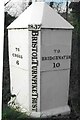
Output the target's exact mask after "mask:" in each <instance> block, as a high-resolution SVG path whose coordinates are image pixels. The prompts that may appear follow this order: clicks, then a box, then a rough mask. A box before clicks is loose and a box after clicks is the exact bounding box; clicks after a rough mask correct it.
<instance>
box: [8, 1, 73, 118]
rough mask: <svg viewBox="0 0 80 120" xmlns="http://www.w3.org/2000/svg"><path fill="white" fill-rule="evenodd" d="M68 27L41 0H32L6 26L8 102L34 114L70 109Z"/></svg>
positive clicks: (63, 20)
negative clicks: (8, 71)
mask: <svg viewBox="0 0 80 120" xmlns="http://www.w3.org/2000/svg"><path fill="white" fill-rule="evenodd" d="M72 29H73V26H72V25H70V24H69V23H68V22H67V21H66V20H65V19H64V18H62V17H61V16H60V15H59V14H58V13H56V12H55V11H54V10H53V9H52V8H50V7H49V6H48V5H47V4H46V3H44V2H34V3H33V4H32V5H30V7H28V8H27V10H25V11H24V12H23V13H22V14H21V15H20V16H19V17H18V18H17V19H16V20H15V21H14V22H13V23H11V24H10V25H9V26H8V38H9V62H10V77H11V94H12V95H13V97H11V100H10V102H9V103H8V104H10V105H12V106H13V107H15V108H16V107H17V106H19V109H20V110H21V111H24V112H26V113H27V114H29V115H31V116H34V117H40V116H42V117H43V116H48V115H57V114H66V113H69V112H70V108H69V106H68V93H69V79H70V61H71V39H72ZM12 101H14V102H13V103H15V105H14V104H12Z"/></svg>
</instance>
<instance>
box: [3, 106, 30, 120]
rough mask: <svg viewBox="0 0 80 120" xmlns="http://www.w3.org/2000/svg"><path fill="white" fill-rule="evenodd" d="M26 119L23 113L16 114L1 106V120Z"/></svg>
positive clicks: (16, 112) (10, 109)
mask: <svg viewBox="0 0 80 120" xmlns="http://www.w3.org/2000/svg"><path fill="white" fill-rule="evenodd" d="M27 117H28V116H27V115H26V114H25V113H21V112H18V111H16V110H15V109H12V108H10V107H8V106H7V105H3V110H2V120H26V119H27Z"/></svg>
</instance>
